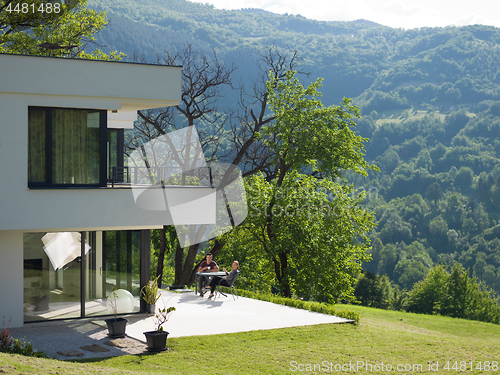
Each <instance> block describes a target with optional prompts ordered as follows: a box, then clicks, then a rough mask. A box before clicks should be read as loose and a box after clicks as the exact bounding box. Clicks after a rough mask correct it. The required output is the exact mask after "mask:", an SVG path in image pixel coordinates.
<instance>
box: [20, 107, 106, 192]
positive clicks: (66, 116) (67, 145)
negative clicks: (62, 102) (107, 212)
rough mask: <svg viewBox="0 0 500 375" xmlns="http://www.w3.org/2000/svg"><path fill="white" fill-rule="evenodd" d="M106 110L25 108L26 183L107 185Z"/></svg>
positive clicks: (31, 185) (45, 185)
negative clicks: (26, 128) (26, 112)
mask: <svg viewBox="0 0 500 375" xmlns="http://www.w3.org/2000/svg"><path fill="white" fill-rule="evenodd" d="M106 138H107V136H106V111H104V110H92V109H66V108H41V107H29V108H28V186H29V187H63V186H77V187H78V186H81V187H84V186H106V169H107V153H106V142H107V139H106Z"/></svg>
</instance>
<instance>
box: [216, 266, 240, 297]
mask: <svg viewBox="0 0 500 375" xmlns="http://www.w3.org/2000/svg"><path fill="white" fill-rule="evenodd" d="M239 275H240V271H238V272H237V273H236V277H235V278H234V280H233V282H232V284H231V285H229V286H225V285H221V284H220V282H221V281H222V280H223V279H220V280H219V283H218V284H217V287H216V288H215V294H214V300H215V299H216V298H217V294H219V295H220V294H222V295H223V296H224V297H227V295H226V294H224V293H223V292H222V290H221V288H227V289H229V290H230V291H231V295H232V296H233V300H235V298H234V296H235V295H236V297H237V298H240V297H239V296H238V293H237V292H236V288H235V287H234V283H235V282H236V279H238V276H239Z"/></svg>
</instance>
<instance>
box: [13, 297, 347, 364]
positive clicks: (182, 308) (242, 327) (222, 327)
mask: <svg viewBox="0 0 500 375" xmlns="http://www.w3.org/2000/svg"><path fill="white" fill-rule="evenodd" d="M206 295H208V293H207V294H206ZM163 304H165V306H167V307H168V306H175V308H176V311H175V312H174V313H173V314H172V315H171V317H170V320H169V321H168V322H167V323H166V324H165V325H164V328H165V330H166V331H168V332H169V337H182V336H197V335H215V334H221V333H233V332H244V331H254V330H264V329H275V328H285V327H294V326H304V325H314V324H325V323H349V322H350V321H349V320H347V319H343V318H339V317H335V316H331V315H326V314H319V313H315V312H311V311H306V310H301V309H296V308H293V307H288V306H282V305H277V304H273V303H270V302H264V301H258V300H254V299H250V298H244V297H239V298H237V299H236V300H233V298H232V296H231V295H228V296H227V297H224V296H221V297H220V298H217V299H216V300H209V299H207V298H206V297H205V298H201V297H199V296H196V295H195V294H194V293H193V292H184V293H173V292H169V291H165V290H161V298H160V299H159V300H158V303H157V307H163ZM127 318H128V320H129V322H128V324H127V331H126V332H127V337H126V338H125V339H114V340H112V339H111V338H109V337H108V336H107V333H108V330H107V327H106V323H105V322H104V320H103V318H99V319H98V318H92V319H90V318H89V319H79V320H71V321H59V322H51V323H31V324H25V325H24V327H22V328H13V329H11V334H12V336H13V337H14V338H18V339H23V338H24V339H25V340H26V341H27V342H30V343H31V344H32V345H33V347H34V349H36V350H40V351H43V352H45V353H46V354H47V355H48V356H49V357H53V358H57V359H76V358H82V359H83V358H92V357H109V356H118V355H125V354H139V353H143V352H145V351H146V345H145V337H144V334H143V332H145V331H151V330H153V329H154V322H153V317H152V316H149V315H146V314H135V315H130V316H128V317H127ZM167 346H168V341H167ZM82 347H84V348H82ZM103 348H104V349H103ZM108 349H109V350H108ZM105 350H106V351H105ZM58 352H62V353H64V354H61V353H58Z"/></svg>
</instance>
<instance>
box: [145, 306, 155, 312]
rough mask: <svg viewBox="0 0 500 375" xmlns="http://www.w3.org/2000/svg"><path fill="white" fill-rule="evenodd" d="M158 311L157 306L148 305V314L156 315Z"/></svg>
mask: <svg viewBox="0 0 500 375" xmlns="http://www.w3.org/2000/svg"><path fill="white" fill-rule="evenodd" d="M155 309H156V304H152V305H146V312H147V313H148V314H154V313H155Z"/></svg>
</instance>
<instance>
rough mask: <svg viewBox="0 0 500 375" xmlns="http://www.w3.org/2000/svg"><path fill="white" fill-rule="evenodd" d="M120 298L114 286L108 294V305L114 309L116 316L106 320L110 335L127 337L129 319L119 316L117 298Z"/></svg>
mask: <svg viewBox="0 0 500 375" xmlns="http://www.w3.org/2000/svg"><path fill="white" fill-rule="evenodd" d="M117 298H118V294H116V289H115V288H113V291H112V292H111V294H110V295H109V296H108V305H109V306H110V307H111V310H113V316H114V318H110V319H105V320H104V321H105V322H106V324H107V325H108V336H109V337H112V338H116V337H125V329H126V327H127V322H128V320H127V319H125V318H117V317H116V311H117V305H116V300H117Z"/></svg>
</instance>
